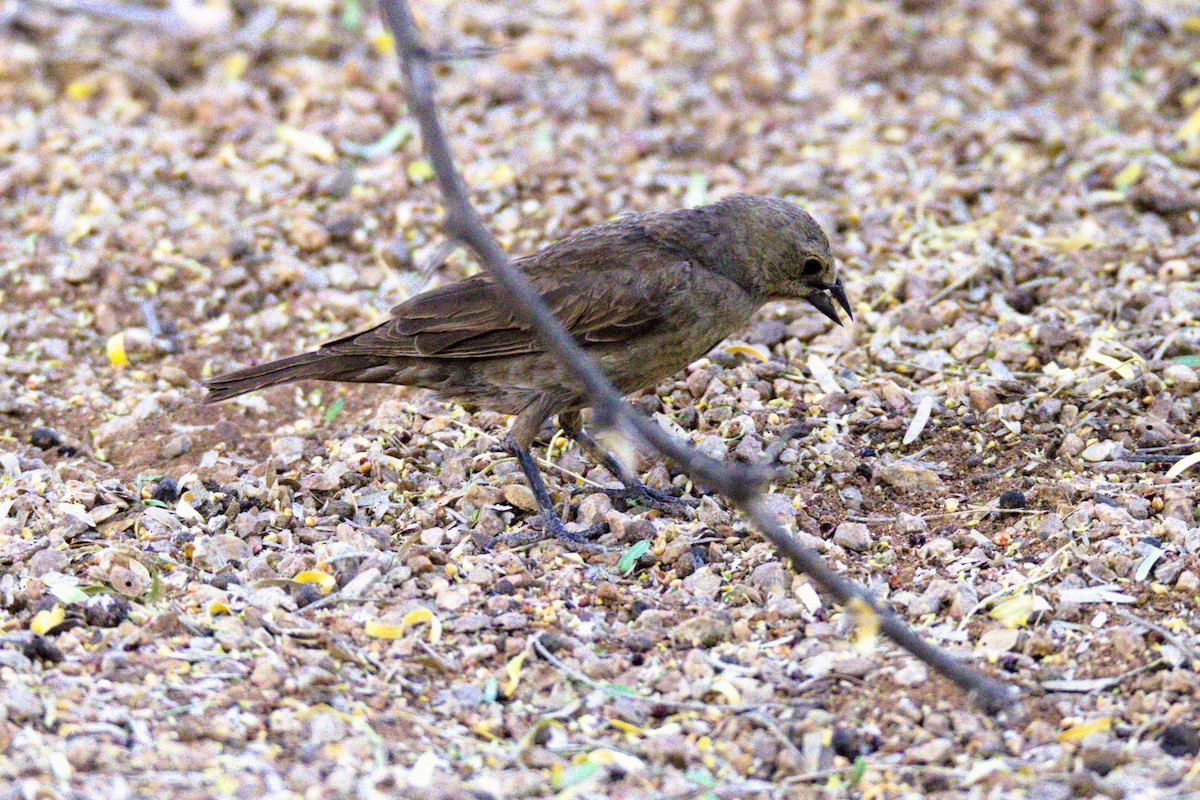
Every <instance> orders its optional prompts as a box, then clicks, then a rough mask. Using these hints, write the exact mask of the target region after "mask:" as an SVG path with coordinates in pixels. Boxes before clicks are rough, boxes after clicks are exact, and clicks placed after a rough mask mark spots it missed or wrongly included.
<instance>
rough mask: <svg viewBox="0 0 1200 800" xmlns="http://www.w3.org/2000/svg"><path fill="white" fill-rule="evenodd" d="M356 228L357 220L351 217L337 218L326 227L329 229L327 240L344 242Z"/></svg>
mask: <svg viewBox="0 0 1200 800" xmlns="http://www.w3.org/2000/svg"><path fill="white" fill-rule="evenodd" d="M357 227H358V219H357V218H355V217H351V216H345V217H338V218H337V219H335V220H334V221H333V222H330V223H329V225H328V226H327V228H328V229H329V238H331V239H333V240H334V241H335V242H341V241H345V240H346V239H349V238H350V237H351V236H352V235H353V234H354V229H355V228H357Z"/></svg>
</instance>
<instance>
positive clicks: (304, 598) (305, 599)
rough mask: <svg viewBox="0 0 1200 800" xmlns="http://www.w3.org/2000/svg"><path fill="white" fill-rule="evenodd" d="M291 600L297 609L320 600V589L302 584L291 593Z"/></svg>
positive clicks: (314, 585) (313, 585) (312, 585)
mask: <svg viewBox="0 0 1200 800" xmlns="http://www.w3.org/2000/svg"><path fill="white" fill-rule="evenodd" d="M292 598H293V599H294V600H295V601H296V605H297V606H298V607H299V608H304V607H305V606H306V605H308V604H309V603H315V602H316V601H317V600H320V599H321V589H320V587H318V586H317V585H316V584H315V583H302V584H300V585H299V586H298V587H296V590H295V591H294V592H292Z"/></svg>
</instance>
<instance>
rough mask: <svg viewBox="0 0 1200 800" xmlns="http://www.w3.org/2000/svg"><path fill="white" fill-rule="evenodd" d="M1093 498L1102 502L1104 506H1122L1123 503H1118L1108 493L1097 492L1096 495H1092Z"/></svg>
mask: <svg viewBox="0 0 1200 800" xmlns="http://www.w3.org/2000/svg"><path fill="white" fill-rule="evenodd" d="M1092 500H1093V501H1094V502H1097V503H1099V504H1100V505H1102V506H1111V507H1113V508H1120V507H1121V504H1120V503H1118V502H1117V501H1116V500H1114V499H1112V498H1111V497H1109V496H1108V495H1106V494H1096V495H1092Z"/></svg>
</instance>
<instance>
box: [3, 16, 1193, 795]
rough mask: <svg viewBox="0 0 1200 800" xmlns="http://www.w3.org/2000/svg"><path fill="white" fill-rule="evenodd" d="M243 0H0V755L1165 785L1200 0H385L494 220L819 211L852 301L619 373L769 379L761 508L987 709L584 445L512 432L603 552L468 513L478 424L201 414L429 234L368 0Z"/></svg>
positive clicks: (88, 790)
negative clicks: (768, 504)
mask: <svg viewBox="0 0 1200 800" xmlns="http://www.w3.org/2000/svg"><path fill="white" fill-rule="evenodd" d="M273 2H276V3H277V5H275V6H263V5H257V4H247V5H235V6H233V7H223V6H220V5H214V6H209V7H207V8H208V9H209V10H210V11H213V10H214V9H215V11H216V12H225V13H227V14H228V15H231V16H229V20H230V22H229V25H230V27H229V29H228V30H225V31H223V32H216V33H212V32H210V33H207V34H206V35H203V36H199V37H197V38H195V39H187V38H181V37H177V36H172V35H169V34H168V33H166V32H157V31H154V30H147V29H145V28H134V27H129V26H125V25H122V24H118V23H113V22H102V21H97V20H95V19H88V18H85V17H81V16H70V15H62V14H59V13H56V12H53V11H50V10H48V8H47V7H43V6H40V5H37V4H27V3H14V4H9V5H8V6H6V10H5V22H6V30H5V31H4V33H3V35H2V36H0V107H2V109H3V111H2V113H0V193H2V195H3V203H0V231H2V235H0V253H2V256H3V258H2V262H0V310H2V315H0V442H2V444H0V626H2V628H3V630H2V632H0V743H2V745H3V747H2V748H0V798H52V797H63V798H66V797H72V798H73V797H79V798H106V799H107V800H118V798H125V797H151V796H154V797H172V798H208V797H232V798H259V797H266V796H270V797H277V798H288V797H296V798H300V797H304V798H335V797H339V798H340V797H362V798H377V797H463V798H508V797H551V796H553V797H562V798H600V797H667V798H710V797H715V798H767V797H789V798H791V797H797V798H807V797H822V798H865V799H868V800H881V799H883V798H888V799H891V798H899V797H940V798H959V797H971V798H1010V797H1011V798H1017V797H1022V798H1023V797H1028V798H1038V799H1039V800H1056V799H1058V798H1069V797H1088V798H1176V797H1178V798H1183V797H1197V796H1200V767H1198V766H1197V751H1198V749H1200V726H1198V723H1197V711H1198V709H1197V694H1198V691H1200V678H1198V675H1197V671H1196V670H1197V669H1198V668H1200V613H1198V608H1197V603H1198V602H1200V557H1198V553H1200V522H1198V520H1197V515H1196V491H1197V479H1200V466H1192V467H1187V465H1186V462H1185V463H1184V464H1183V466H1184V467H1185V468H1184V469H1183V470H1182V472H1180V473H1178V474H1175V473H1172V474H1168V470H1169V469H1170V468H1171V467H1172V466H1173V465H1174V464H1176V463H1178V462H1179V461H1180V459H1181V458H1182V457H1186V456H1188V455H1189V454H1191V453H1193V452H1196V451H1197V449H1198V448H1197V444H1198V443H1200V394H1198V389H1200V325H1198V323H1197V317H1198V316H1200V235H1198V233H1197V222H1198V221H1200V7H1195V6H1192V5H1190V4H1187V3H1182V2H1145V3H1135V2H1120V1H1119V0H1071V1H1070V2H1049V0H1029V1H1028V2H1021V1H1019V0H995V1H994V2H984V1H983V0H961V2H951V1H950V0H945V1H940V0H905V1H904V2H900V0H897V2H867V1H866V0H861V1H858V2H850V1H847V2H835V0H812V2H784V1H783V0H780V1H779V2H763V3H756V2H748V0H719V1H717V0H707V1H706V2H702V3H695V2H685V1H684V0H677V1H676V2H670V1H668V2H655V3H631V2H622V0H603V2H593V3H585V2H578V0H534V2H529V3H499V2H484V1H483V0H463V2H455V3H449V2H445V1H444V0H436V2H425V3H419V4H417V6H418V12H419V15H420V16H421V18H422V23H423V25H424V27H425V30H426V31H427V37H428V40H429V43H430V44H431V45H432V46H433V47H435V48H438V49H439V50H444V51H445V52H446V53H447V59H446V60H445V62H444V63H443V64H442V65H440V66H439V69H438V73H439V80H440V81H441V83H440V86H439V98H440V99H441V101H442V103H443V111H444V115H445V119H446V123H447V127H448V130H449V132H450V134H451V136H452V138H453V145H454V149H455V152H456V154H457V156H458V158H459V159H460V163H461V167H462V169H463V171H464V174H465V176H466V178H467V180H468V181H469V183H470V184H471V186H472V187H473V190H474V199H475V200H476V202H477V203H478V206H479V207H480V209H481V210H482V211H483V212H484V213H485V215H486V216H487V218H488V219H489V221H490V222H491V225H492V228H493V230H494V231H495V233H496V234H497V235H498V236H499V238H500V240H501V242H502V243H503V244H504V246H505V247H506V248H508V249H509V251H510V252H511V253H513V254H522V253H527V252H530V251H531V250H533V249H535V248H536V247H538V246H539V245H541V244H542V243H545V242H548V241H552V240H554V239H555V238H558V237H560V236H562V235H563V234H564V233H566V232H569V231H571V230H574V229H576V228H578V227H580V226H583V225H587V224H593V223H597V222H600V221H603V220H605V219H608V218H611V217H612V216H614V215H617V214H620V213H623V212H630V211H642V210H663V209H674V208H680V207H683V206H685V205H693V204H698V203H703V202H708V201H711V200H713V199H716V198H719V197H721V196H724V195H726V194H729V193H733V192H736V191H749V192H757V193H763V194H770V195H774V196H779V197H785V198H788V199H791V200H793V201H794V202H796V203H798V204H800V205H802V206H803V207H804V208H806V209H807V210H809V211H810V212H811V213H813V214H814V215H815V216H816V217H817V218H818V219H819V220H820V221H821V222H822V224H823V226H824V227H825V228H826V230H827V232H828V233H829V234H830V236H831V238H832V239H833V241H834V249H835V253H836V254H837V256H838V258H839V259H840V261H841V263H842V265H843V269H844V272H845V275H846V288H847V291H848V293H849V295H850V296H851V298H852V300H853V302H854V304H855V317H856V320H855V322H854V323H853V324H849V325H847V326H846V327H844V328H835V327H833V326H832V325H831V324H830V323H828V322H827V321H826V320H824V319H823V318H822V317H820V315H818V314H816V313H814V312H813V311H812V310H811V309H807V308H804V307H801V306H790V305H786V304H772V305H769V306H767V307H766V308H765V309H764V310H763V312H762V313H761V314H760V315H759V317H758V319H757V320H756V321H755V323H754V324H753V326H752V327H751V328H750V329H749V330H748V331H746V333H745V335H744V336H743V337H741V339H740V340H739V341H740V342H743V343H748V344H751V345H754V346H757V347H758V348H760V349H761V351H762V353H764V354H765V355H766V360H765V361H760V360H759V359H757V358H754V357H753V356H752V354H751V353H748V352H747V350H746V349H745V348H734V349H732V350H730V349H728V348H721V349H718V350H717V351H714V352H713V353H711V354H710V355H709V357H707V358H705V359H702V360H700V361H698V362H697V363H695V364H693V365H692V366H691V367H689V369H688V370H687V371H686V372H685V373H682V374H680V375H678V376H675V378H674V379H671V380H668V381H666V382H664V383H663V384H662V385H661V386H659V387H658V389H657V391H655V392H646V393H645V394H644V395H643V396H641V397H638V398H635V400H634V402H635V404H636V405H637V406H638V407H639V408H641V409H643V410H645V411H646V412H647V413H650V414H653V415H654V416H655V417H656V418H657V419H659V420H660V421H661V422H662V423H663V424H664V425H667V426H668V427H670V428H671V429H673V430H676V431H677V432H679V433H680V435H682V436H685V437H687V438H689V439H690V440H691V441H692V442H694V443H696V444H697V445H698V446H699V447H700V448H701V449H703V450H704V451H705V452H708V453H710V454H715V455H718V456H721V457H724V458H729V459H745V460H753V459H757V458H760V457H761V456H762V453H763V451H764V449H766V448H768V447H769V446H770V444H771V442H772V441H774V439H775V437H776V435H777V434H778V433H779V432H780V431H781V430H783V429H784V428H786V427H787V426H789V425H792V424H794V423H795V422H797V421H806V422H807V423H808V426H809V428H810V430H809V431H808V433H807V434H806V435H805V436H804V437H802V438H800V439H798V440H796V441H795V442H793V443H792V444H791V445H789V446H788V447H787V448H786V449H785V450H784V451H783V454H782V456H781V461H782V462H783V464H784V467H785V469H784V472H785V473H786V474H785V475H784V476H783V478H782V479H781V480H780V481H779V482H778V484H777V485H776V486H775V488H774V491H773V494H772V496H771V501H772V502H773V503H774V507H775V508H776V509H777V511H778V513H779V514H780V515H781V516H782V517H783V518H784V519H785V520H786V521H787V523H788V524H789V526H790V527H792V528H793V529H794V530H795V531H796V533H797V535H798V536H799V537H800V538H801V539H803V540H804V541H805V542H806V543H808V544H811V545H813V546H816V547H818V548H819V549H820V550H822V552H824V553H825V555H826V557H827V558H828V559H829V560H830V561H831V562H832V563H833V564H835V565H836V566H837V568H838V569H839V570H842V571H844V573H845V574H846V575H848V576H851V577H853V578H855V579H856V580H859V581H862V582H864V583H866V584H867V585H869V586H870V587H872V588H873V589H874V590H875V591H876V592H877V593H878V595H879V596H881V597H884V598H886V599H887V601H888V602H889V603H891V605H892V606H893V607H894V608H896V609H897V610H898V611H899V612H900V613H901V614H902V615H903V616H904V617H905V618H906V619H907V620H909V621H910V622H911V623H912V624H913V625H914V626H916V627H917V628H918V629H919V630H921V631H922V633H923V634H924V635H925V636H927V637H929V638H931V639H933V640H934V641H937V642H938V643H940V644H942V645H943V646H945V647H947V648H949V649H951V650H952V651H954V652H956V653H959V654H961V656H962V657H964V658H966V659H970V660H971V661H972V663H975V664H977V665H978V666H979V667H980V668H981V669H983V670H985V671H987V672H988V673H989V674H992V675H994V676H997V677H1002V678H1005V679H1007V680H1010V681H1012V682H1013V683H1015V684H1016V685H1017V686H1019V687H1020V688H1021V690H1022V695H1021V701H1020V704H1019V706H1018V707H1016V708H1014V709H1012V710H1010V711H1009V712H1008V713H1006V714H1004V715H1002V716H1001V717H1000V718H996V719H994V718H990V717H988V716H986V715H985V714H983V713H982V712H980V711H978V710H977V709H976V708H975V707H974V706H973V705H972V703H971V701H970V698H968V697H966V696H964V695H963V694H962V693H960V692H959V691H958V690H957V689H956V688H955V687H954V686H953V685H951V684H949V683H948V682H946V681H945V680H943V679H941V678H939V677H938V676H936V675H932V674H930V673H929V672H928V671H927V670H926V669H925V668H924V667H923V666H922V665H920V664H919V663H917V662H915V661H914V660H913V659H912V658H911V657H909V656H908V655H906V654H905V653H904V652H903V651H900V650H898V649H897V648H896V647H894V646H893V645H891V644H890V643H888V642H886V641H883V640H877V639H875V638H874V637H872V636H871V635H870V633H869V630H867V629H865V628H863V627H861V626H859V625H858V623H857V622H856V619H855V617H854V616H853V615H852V614H850V613H849V612H847V611H846V610H845V609H842V608H841V607H839V606H837V605H835V604H833V603H831V602H830V601H829V600H828V599H827V598H822V597H820V596H818V595H817V594H816V593H815V592H814V591H813V589H812V587H811V586H810V585H809V583H808V582H807V581H806V580H805V579H804V578H802V577H798V576H796V575H795V574H793V572H792V571H791V570H790V568H788V567H787V566H786V565H784V564H782V563H781V561H780V559H779V557H778V555H777V554H776V553H775V552H774V551H773V549H772V548H771V547H770V545H768V544H766V543H765V542H764V541H762V540H761V539H760V538H759V537H758V536H757V535H756V534H755V533H754V532H753V531H752V530H749V529H748V528H747V527H746V525H745V524H744V523H743V522H742V521H741V520H739V519H738V518H737V516H736V515H733V514H731V513H730V512H729V511H728V509H727V507H726V506H725V504H724V503H723V501H721V500H716V499H713V498H709V497H705V498H704V499H703V500H702V502H701V504H700V505H699V507H698V508H696V509H695V510H693V511H680V512H679V513H665V512H660V511H655V510H648V509H645V508H641V507H636V506H634V507H625V506H624V505H623V504H622V503H620V502H618V503H617V504H616V506H615V507H614V505H613V503H612V502H611V501H609V499H608V498H607V497H605V496H603V495H598V494H586V493H580V492H577V491H576V490H577V489H579V488H582V487H585V486H587V485H588V484H600V485H610V484H612V476H611V475H608V474H607V473H605V472H604V470H603V469H601V468H598V467H596V466H594V465H592V464H591V463H590V462H588V461H587V460H586V459H584V458H583V457H581V456H580V454H579V453H578V451H577V450H576V449H575V447H574V446H573V445H570V444H568V443H567V442H566V441H565V439H564V438H563V437H562V436H561V434H557V433H556V432H555V431H553V430H549V429H548V430H547V431H546V436H545V441H546V443H547V444H548V446H549V453H548V457H549V460H550V461H551V462H553V464H554V466H553V467H548V468H547V475H548V480H549V483H550V486H551V491H552V494H553V495H554V497H555V499H556V501H557V502H559V503H560V507H561V508H563V509H564V513H565V516H566V518H567V519H568V520H570V521H572V522H578V523H582V524H590V523H595V522H607V523H608V524H609V529H610V532H609V533H608V534H606V535H605V536H604V537H603V538H602V539H601V541H602V542H603V543H605V544H607V545H608V546H609V548H610V552H609V553H608V554H605V555H597V556H586V557H583V556H580V555H577V554H574V553H571V552H567V551H565V550H563V549H562V548H560V547H559V546H558V545H557V544H555V543H545V544H539V545H535V546H529V547H524V548H509V547H506V546H504V545H500V544H495V543H493V539H494V537H496V536H498V535H500V534H503V533H504V532H506V531H522V530H526V529H527V524H528V520H529V518H530V516H531V515H530V510H531V507H532V506H531V500H532V498H531V496H530V494H529V492H528V490H527V489H526V488H525V486H524V483H523V482H522V480H521V477H520V474H519V472H518V471H517V466H516V464H515V463H514V462H513V461H512V459H510V458H507V457H506V456H503V455H502V454H500V453H498V452H496V451H494V450H493V449H491V445H492V444H493V443H494V441H495V440H496V438H497V437H498V436H500V435H502V433H503V431H504V428H505V424H506V420H505V419H504V418H502V417H500V416H498V415H495V414H488V413H475V414H472V413H469V412H468V411H466V410H464V409H462V408H460V407H457V406H455V405H453V404H450V403H444V402H439V401H438V400H436V399H434V398H432V397H431V396H430V395H428V394H426V393H423V392H420V391H416V390H411V391H410V390H407V389H396V388H386V387H376V386H366V387H354V386H343V385H332V384H327V385H320V384H311V383H309V384H301V385H298V386H286V387H281V388H277V389H273V390H270V391H265V392H261V393H258V394H256V395H251V396H247V397H244V398H241V399H239V400H236V401H233V402H230V403H225V404H222V405H219V406H218V405H204V404H203V402H202V401H203V394H204V393H203V389H202V388H201V386H200V381H201V380H202V379H203V378H204V377H206V376H208V375H211V374H213V373H214V372H218V371H224V370H227V369H231V368H234V367H237V366H243V365H247V364H251V363H257V362H259V361H261V360H265V359H268V358H271V357H276V356H280V355H287V354H291V353H293V352H299V351H301V350H303V349H305V348H310V347H313V346H315V345H317V344H319V343H320V342H322V341H325V340H328V339H331V338H334V337H336V336H338V335H340V334H343V333H346V332H349V331H352V330H355V329H359V328H362V327H365V326H367V325H369V324H371V323H372V322H374V321H377V320H379V319H381V318H382V317H383V316H384V315H385V314H386V313H387V309H388V308H390V307H391V306H392V305H394V304H395V303H397V302H399V301H401V300H403V299H404V298H406V297H408V296H409V295H411V294H412V293H414V292H416V291H419V290H420V289H422V288H423V287H427V286H431V285H434V284H436V283H439V282H446V281H453V280H456V279H458V278H461V277H463V276H464V275H467V274H470V273H472V272H473V271H475V270H476V269H477V266H476V265H475V264H474V263H473V262H472V261H471V259H470V258H468V256H467V254H466V253H465V252H464V251H463V250H462V249H461V248H455V247H452V246H447V243H446V239H445V236H444V234H443V233H442V231H441V230H440V228H439V220H440V216H441V213H440V208H439V205H438V203H439V195H438V192H437V188H436V186H435V185H434V184H433V183H432V181H431V173H430V170H429V166H428V164H427V163H426V162H425V161H424V160H423V158H422V156H421V152H420V145H419V142H418V141H417V140H416V138H415V129H414V127H413V124H412V121H411V119H410V118H409V117H408V115H407V113H406V111H405V109H404V107H403V106H402V105H401V104H400V97H401V92H400V88H399V84H398V71H397V68H396V65H395V60H394V55H393V53H392V50H391V47H390V40H389V39H388V38H387V37H386V36H385V35H383V34H382V29H381V28H380V25H379V23H378V22H377V21H376V20H375V18H374V15H373V12H372V11H371V9H369V8H367V7H360V6H359V5H358V4H357V3H356V2H354V0H345V3H344V4H338V3H334V2H331V0H307V1H306V2H298V1H296V0H273ZM218 17H219V15H218ZM480 46H483V47H484V48H485V50H484V52H483V56H482V57H475V56H478V55H479V48H480ZM922 420H925V421H924V422H922ZM638 466H639V468H640V470H641V474H642V475H643V477H644V478H645V479H646V481H647V482H648V483H649V484H650V485H652V486H659V487H663V486H667V485H671V484H673V485H675V486H677V487H679V488H681V489H686V490H689V491H690V492H691V493H692V494H693V495H694V496H702V495H701V493H700V492H699V491H698V490H697V489H695V488H694V487H691V486H690V485H689V484H688V483H687V481H686V479H685V478H684V477H682V476H680V475H679V474H678V473H677V471H676V470H674V468H673V467H672V466H671V465H669V464H663V463H661V462H660V461H658V460H657V459H654V458H650V457H642V458H641V459H640V463H639V464H638ZM1177 472H1178V470H1177ZM643 543H644V544H643Z"/></svg>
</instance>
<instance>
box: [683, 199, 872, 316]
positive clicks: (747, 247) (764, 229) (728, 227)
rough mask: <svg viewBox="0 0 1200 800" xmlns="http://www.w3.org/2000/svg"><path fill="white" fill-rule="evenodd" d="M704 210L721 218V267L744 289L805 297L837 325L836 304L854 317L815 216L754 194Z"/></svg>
mask: <svg viewBox="0 0 1200 800" xmlns="http://www.w3.org/2000/svg"><path fill="white" fill-rule="evenodd" d="M705 210H707V211H709V212H710V214H712V215H713V217H712V218H713V219H715V220H720V222H719V223H718V225H717V226H716V227H717V229H718V230H720V231H721V238H722V239H724V247H723V248H721V250H722V252H723V253H724V254H725V259H724V260H725V265H724V266H725V269H723V270H722V271H723V272H725V273H726V274H729V275H730V277H732V278H733V279H734V280H736V281H737V282H738V284H740V285H741V286H742V287H743V288H744V289H746V290H747V291H750V292H753V293H754V294H755V295H757V296H759V297H761V298H763V300H790V299H795V298H800V299H804V300H807V301H808V302H809V303H810V304H812V306H813V307H814V308H816V309H817V310H818V311H820V312H821V313H822V314H824V315H825V316H827V317H829V318H830V319H831V320H833V321H834V322H836V323H837V324H839V325H841V324H842V320H841V318H840V317H839V316H838V313H837V307H838V306H841V308H842V309H843V310H845V312H846V314H847V315H848V316H849V317H850V318H851V319H854V314H853V312H851V310H850V301H849V299H848V298H847V297H846V290H845V289H844V288H842V279H841V277H840V276H839V275H838V268H837V262H836V261H835V259H834V257H833V253H832V252H831V251H830V249H829V240H828V239H827V238H825V233H824V232H823V231H822V230H821V226H820V225H818V224H817V221H816V220H815V219H813V218H812V217H811V216H809V215H808V214H806V213H805V212H804V211H802V210H800V209H799V208H797V207H796V206H794V205H792V204H791V203H788V202H786V201H783V200H777V199H775V198H772V197H759V196H756V195H734V196H733V197H728V198H726V199H724V200H721V201H719V202H717V203H714V204H713V205H711V206H708V207H707V209H705ZM835 303H836V305H835Z"/></svg>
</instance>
